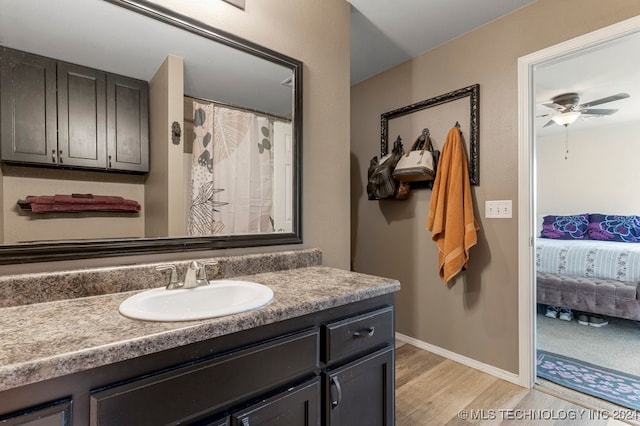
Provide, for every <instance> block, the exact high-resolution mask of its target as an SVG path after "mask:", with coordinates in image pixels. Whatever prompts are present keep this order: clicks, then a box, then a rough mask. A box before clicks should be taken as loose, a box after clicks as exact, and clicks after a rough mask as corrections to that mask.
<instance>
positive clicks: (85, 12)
mask: <svg viewBox="0 0 640 426" xmlns="http://www.w3.org/2000/svg"><path fill="white" fill-rule="evenodd" d="M0 9H1V10H2V13H1V14H0V52H9V51H11V52H15V51H19V52H27V53H28V54H29V55H36V56H38V57H44V58H49V59H53V60H55V61H56V63H65V64H66V63H68V64H74V65H78V66H81V67H85V68H87V69H93V70H99V71H101V72H105V73H108V75H111V74H113V75H117V76H125V77H127V78H132V79H136V80H141V81H144V82H148V87H149V113H148V115H149V172H148V173H137V174H135V173H133V174H131V173H117V172H106V171H97V170H88V169H82V168H80V169H73V168H65V167H58V168H52V167H37V166H34V165H24V164H16V163H12V162H6V161H4V162H3V163H2V169H1V170H2V174H1V176H0V183H1V185H0V191H1V193H0V195H1V197H0V202H1V203H2V205H1V207H2V208H1V210H0V211H1V213H2V218H1V219H2V227H1V228H0V237H1V242H2V245H0V264H9V263H26V262H37V261H52V260H70V259H80V258H89V257H107V256H121V255H133V254H144V253H153V252H177V251H192V250H210V249H221V248H236V247H250V246H265V245H278V244H297V243H301V242H302V237H301V206H300V200H301V196H300V191H301V170H300V168H301V143H302V63H301V62H300V61H298V60H296V59H293V58H290V57H288V56H286V55H283V54H280V53H278V52H275V51H273V50H270V49H268V48H265V47H262V46H259V45H256V44H254V43H252V42H248V41H246V40H243V39H241V38H238V37H236V36H234V35H232V34H229V33H226V32H223V31H220V30H217V29H215V28H212V27H210V26H208V25H206V24H203V23H201V22H199V21H197V20H194V19H193V18H190V17H186V16H182V15H180V14H177V13H175V12H173V11H170V10H167V9H165V8H163V7H161V6H158V5H156V4H153V3H150V2H147V1H146V0H56V1H55V2H43V1H40V0H21V1H13V0H0ZM2 49H4V50H2ZM4 55H5V56H4V58H3V57H2V56H1V55H0V61H3V60H4V64H5V65H4V66H6V64H7V56H6V54H4ZM1 63H2V62H0V64H1ZM59 75H60V73H59V71H58V78H60V77H59ZM2 81H3V82H5V80H2ZM46 84H48V83H46ZM59 85H60V84H59V83H58V86H59ZM6 86H7V84H4V86H0V91H2V90H7V88H6ZM58 90H60V87H58ZM0 112H2V111H0ZM49 115H51V114H49ZM37 116H38V114H37V113H36V112H34V114H33V117H37ZM33 121H35V119H34V120H33ZM2 122H4V121H2ZM5 127H6V126H5ZM58 131H59V130H58ZM4 143H5V142H3V144H4ZM63 166H64V165H63ZM72 194H94V195H106V196H116V197H122V198H124V199H127V200H134V201H136V202H138V203H139V204H140V206H141V209H140V211H139V212H137V213H131V212H124V213H123V212H66V211H62V212H50V213H48V214H36V213H34V212H32V211H28V210H27V211H24V210H21V208H20V206H19V205H18V204H17V202H18V201H19V200H20V201H24V200H22V199H24V198H25V197H26V196H29V195H31V196H50V195H72ZM203 194H204V195H203ZM203 200H204V201H203Z"/></svg>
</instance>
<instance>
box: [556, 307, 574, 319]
mask: <svg viewBox="0 0 640 426" xmlns="http://www.w3.org/2000/svg"><path fill="white" fill-rule="evenodd" d="M558 319H561V320H562V321H571V320H572V319H573V312H571V309H569V308H560V309H559V310H558Z"/></svg>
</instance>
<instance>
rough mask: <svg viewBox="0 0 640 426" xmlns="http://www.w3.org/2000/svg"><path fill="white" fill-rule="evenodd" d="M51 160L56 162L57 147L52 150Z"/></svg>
mask: <svg viewBox="0 0 640 426" xmlns="http://www.w3.org/2000/svg"><path fill="white" fill-rule="evenodd" d="M51 162H53V163H55V162H56V150H55V149H52V150H51Z"/></svg>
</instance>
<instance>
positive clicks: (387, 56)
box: [347, 0, 535, 84]
mask: <svg viewBox="0 0 640 426" xmlns="http://www.w3.org/2000/svg"><path fill="white" fill-rule="evenodd" d="M347 1H349V2H350V3H351V5H352V8H351V84H356V83H359V82H361V81H363V80H366V79H367V78H369V77H372V76H374V75H375V74H378V73H380V72H382V71H384V70H386V69H389V68H391V67H393V66H395V65H398V64H400V63H402V62H405V61H407V60H409V59H412V58H415V57H416V56H418V55H420V54H422V53H424V52H426V51H428V50H431V49H433V48H434V47H437V46H439V45H441V44H443V43H446V42H447V41H449V40H452V39H454V38H456V37H459V36H461V35H462V34H465V33H468V32H470V31H472V30H474V29H475V28H478V27H480V26H482V25H484V24H486V23H488V22H490V21H493V20H494V19H497V18H499V17H501V16H504V15H506V14H508V13H510V12H513V11H514V10H516V9H519V8H521V7H523V6H526V5H527V4H529V3H532V2H533V1H535V0H347Z"/></svg>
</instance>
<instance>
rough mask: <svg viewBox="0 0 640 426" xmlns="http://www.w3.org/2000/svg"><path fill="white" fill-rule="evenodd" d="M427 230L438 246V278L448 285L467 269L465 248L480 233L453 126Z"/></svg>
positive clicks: (461, 147) (461, 148) (457, 131)
mask: <svg viewBox="0 0 640 426" xmlns="http://www.w3.org/2000/svg"><path fill="white" fill-rule="evenodd" d="M427 229H428V230H429V231H431V233H432V235H431V239H433V241H435V243H436V245H437V246H438V266H439V269H440V278H441V279H442V281H443V282H444V283H448V282H449V280H451V279H452V278H453V277H455V276H456V275H457V274H458V273H459V272H460V271H461V270H462V268H465V269H466V268H467V266H468V262H469V249H470V248H471V247H473V246H474V245H475V244H476V243H477V242H478V238H477V231H478V230H480V227H479V226H478V222H476V219H475V217H474V214H473V202H472V199H471V184H470V183H469V168H468V165H467V156H466V154H465V149H464V144H463V141H462V135H461V134H460V129H458V128H457V127H454V128H452V129H451V130H450V131H449V134H448V135H447V140H446V141H445V143H444V146H443V147H442V153H441V154H440V161H439V164H438V170H437V172H436V177H435V182H434V183H433V192H432V194H431V203H430V204H429V215H428V216H427Z"/></svg>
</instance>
